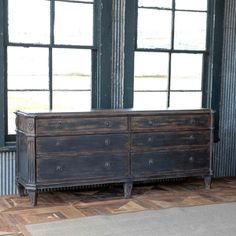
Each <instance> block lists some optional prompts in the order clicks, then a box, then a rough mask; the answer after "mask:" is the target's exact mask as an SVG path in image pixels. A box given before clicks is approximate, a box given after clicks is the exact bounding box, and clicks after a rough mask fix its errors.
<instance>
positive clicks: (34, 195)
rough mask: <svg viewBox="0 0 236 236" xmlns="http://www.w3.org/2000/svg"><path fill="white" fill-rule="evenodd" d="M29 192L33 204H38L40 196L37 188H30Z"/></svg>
mask: <svg viewBox="0 0 236 236" xmlns="http://www.w3.org/2000/svg"><path fill="white" fill-rule="evenodd" d="M27 192H28V194H29V197H30V200H31V204H32V206H36V205H37V198H38V193H37V190H28V191H27Z"/></svg>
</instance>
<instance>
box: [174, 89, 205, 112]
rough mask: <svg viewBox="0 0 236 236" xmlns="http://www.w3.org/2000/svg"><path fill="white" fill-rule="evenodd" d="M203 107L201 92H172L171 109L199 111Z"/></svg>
mask: <svg viewBox="0 0 236 236" xmlns="http://www.w3.org/2000/svg"><path fill="white" fill-rule="evenodd" d="M201 107H202V93H201V92H171V93H170V109H199V108H201Z"/></svg>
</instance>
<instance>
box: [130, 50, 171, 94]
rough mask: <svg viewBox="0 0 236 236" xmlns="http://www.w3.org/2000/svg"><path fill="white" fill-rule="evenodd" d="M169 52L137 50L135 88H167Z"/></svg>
mask: <svg viewBox="0 0 236 236" xmlns="http://www.w3.org/2000/svg"><path fill="white" fill-rule="evenodd" d="M168 63H169V56H168V54H167V53H152V52H149V53H148V52H136V53H135V72H134V74H135V79H134V90H135V91H137V90H167V86H168Z"/></svg>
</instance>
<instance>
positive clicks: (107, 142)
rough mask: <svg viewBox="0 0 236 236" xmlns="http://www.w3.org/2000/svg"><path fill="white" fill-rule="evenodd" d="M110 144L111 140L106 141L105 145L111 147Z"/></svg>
mask: <svg viewBox="0 0 236 236" xmlns="http://www.w3.org/2000/svg"><path fill="white" fill-rule="evenodd" d="M110 143H111V141H110V139H109V138H107V139H105V145H106V146H109V145H110Z"/></svg>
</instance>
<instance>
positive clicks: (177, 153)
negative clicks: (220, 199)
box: [16, 109, 213, 205]
mask: <svg viewBox="0 0 236 236" xmlns="http://www.w3.org/2000/svg"><path fill="white" fill-rule="evenodd" d="M16 115H17V118H16V119H17V122H16V125H17V158H16V162H17V163H16V166H17V168H16V172H17V173H16V183H17V186H18V189H19V194H20V195H23V194H24V192H25V191H24V190H26V191H27V192H28V194H29V196H30V199H31V202H32V205H36V204H37V194H38V190H40V189H45V188H58V187H68V186H79V185H89V184H102V183H123V188H124V196H125V197H126V198H129V197H130V196H131V192H132V185H133V182H134V181H143V180H151V179H161V178H177V177H186V176H202V177H203V178H204V181H205V186H206V188H209V187H210V184H211V175H212V170H211V155H212V154H211V153H212V130H213V127H212V124H213V113H212V111H211V110H209V109H200V110H185V111H174V110H172V111H135V110H125V109H121V110H92V111H89V112H74V113H69V112H68V113H54V112H45V113H25V112H21V111H18V112H16Z"/></svg>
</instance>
